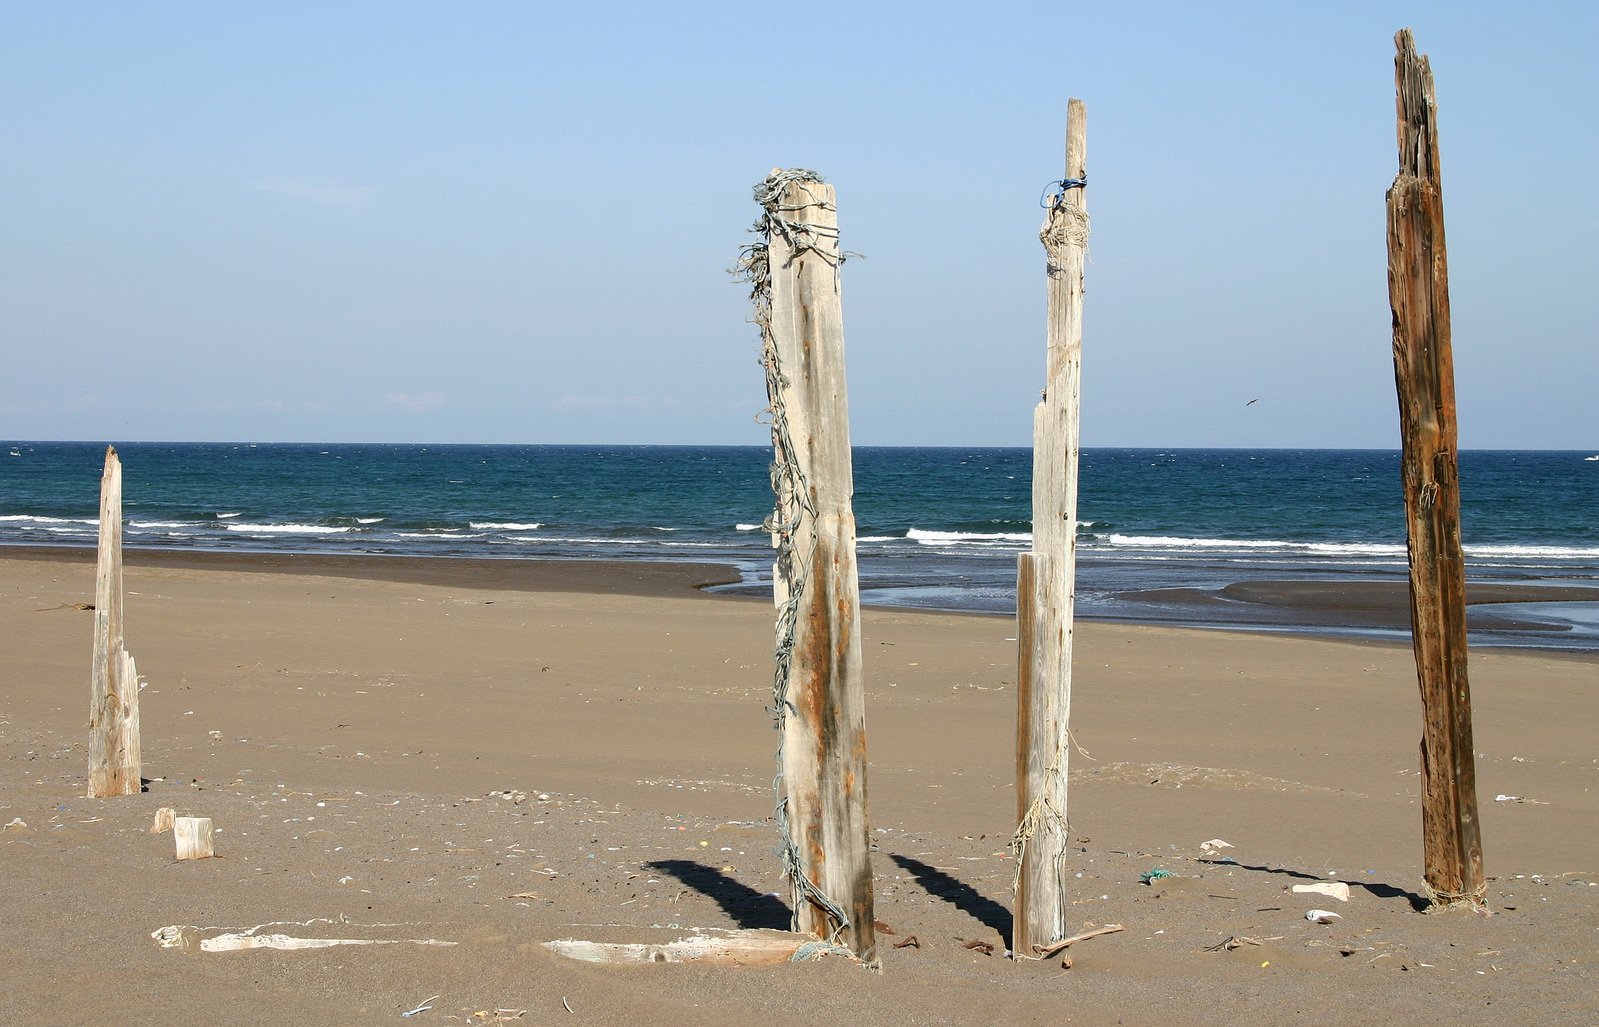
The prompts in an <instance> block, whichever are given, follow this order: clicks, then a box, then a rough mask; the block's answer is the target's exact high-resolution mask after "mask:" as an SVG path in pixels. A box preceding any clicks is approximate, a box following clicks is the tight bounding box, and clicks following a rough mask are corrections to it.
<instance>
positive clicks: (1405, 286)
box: [1388, 29, 1487, 905]
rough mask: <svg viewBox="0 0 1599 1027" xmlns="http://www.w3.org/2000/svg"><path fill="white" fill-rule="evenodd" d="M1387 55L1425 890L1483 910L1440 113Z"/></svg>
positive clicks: (1402, 46) (1407, 55) (1401, 42)
mask: <svg viewBox="0 0 1599 1027" xmlns="http://www.w3.org/2000/svg"><path fill="white" fill-rule="evenodd" d="M1394 45H1395V47H1396V48H1397V50H1398V53H1397V54H1396V55H1395V57H1394V83H1395V90H1396V95H1397V104H1398V115H1399V116H1398V127H1399V174H1398V176H1397V177H1396V178H1395V179H1394V184H1393V187H1392V188H1390V189H1389V190H1388V299H1389V304H1390V305H1391V306H1392V308H1393V317H1394V381H1395V383H1396V385H1397V387H1398V390H1399V421H1400V431H1401V435H1402V439H1403V444H1402V449H1401V457H1400V464H1401V467H1402V469H1403V473H1404V487H1405V520H1406V529H1407V534H1408V538H1409V557H1410V630H1411V639H1412V645H1413V646H1414V648H1415V653H1416V675H1417V679H1418V681H1419V683H1420V685H1421V705H1422V716H1423V722H1424V723H1423V731H1422V738H1421V825H1422V826H1421V830H1422V844H1423V857H1424V862H1425V866H1426V870H1425V877H1426V887H1427V892H1428V894H1429V896H1430V897H1431V899H1432V901H1433V904H1434V905H1452V904H1454V903H1457V902H1471V903H1477V904H1480V903H1481V902H1482V901H1483V899H1484V897H1485V895H1486V893H1487V884H1486V881H1485V880H1484V877H1483V870H1482V837H1481V834H1480V831H1479V826H1478V822H1477V770H1476V756H1475V753H1474V751H1473V749H1472V741H1471V691H1470V688H1469V687H1468V686H1467V682H1466V578H1465V560H1464V558H1463V557H1462V555H1461V551H1460V486H1459V477H1458V473H1457V467H1458V464H1457V459H1456V453H1457V435H1458V432H1457V429H1456V424H1455V370H1454V354H1453V351H1452V348H1451V340H1450V328H1449V263H1448V259H1447V257H1446V255H1445V252H1444V211H1443V194H1442V180H1441V178H1440V175H1439V161H1438V123H1437V101H1436V99H1435V97H1434V93H1433V82H1432V68H1431V66H1430V65H1429V64H1428V62H1427V58H1425V57H1422V56H1419V55H1418V54H1417V53H1416V44H1415V40H1414V39H1413V38H1412V37H1411V34H1410V30H1409V29H1404V30H1402V31H1400V32H1399V33H1398V35H1396V36H1395V37H1394Z"/></svg>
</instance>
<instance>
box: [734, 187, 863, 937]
mask: <svg viewBox="0 0 1599 1027" xmlns="http://www.w3.org/2000/svg"><path fill="white" fill-rule="evenodd" d="M755 197H756V200H757V201H758V202H759V203H760V204H761V206H762V207H763V209H764V211H763V214H762V216H761V218H760V220H759V221H757V222H756V225H755V231H756V232H757V233H758V234H759V235H760V236H761V241H760V242H757V243H755V244H753V245H752V246H750V247H748V248H747V249H746V250H745V251H744V255H743V258H742V259H741V261H740V270H741V272H742V273H743V275H744V276H745V277H746V278H747V279H748V280H749V281H750V282H751V285H752V288H751V294H752V298H753V300H754V302H755V318H754V320H755V321H756V323H757V324H758V325H760V328H761V336H762V356H761V359H762V363H763V364H764V366H765V368H766V389H767V397H768V400H769V402H770V407H769V412H770V415H771V419H772V420H771V428H772V448H773V457H772V490H773V492H774V493H775V495H776V509H775V511H774V512H773V514H772V516H771V518H770V520H769V521H768V523H767V527H768V528H769V529H770V531H771V533H772V545H773V547H774V548H775V549H776V550H777V562H776V565H775V567H774V572H773V592H774V598H775V600H776V604H777V611H778V612H777V647H776V653H775V659H776V669H775V672H774V675H773V686H772V690H773V695H772V707H771V713H772V716H773V718H774V721H775V723H776V726H777V728H778V730H779V731H780V733H781V739H782V740H781V743H780V748H779V750H778V763H779V775H778V780H777V781H776V782H774V788H775V790H776V792H777V807H776V815H777V821H778V824H779V826H780V828H781V830H782V835H783V838H782V845H783V860H784V872H785V875H786V876H787V878H788V880H789V883H790V886H791V896H792V902H793V908H794V929H795V930H798V931H804V932H806V933H810V934H814V935H816V936H817V937H820V938H822V939H824V940H827V941H829V942H833V943H835V944H839V945H843V946H845V947H847V948H848V949H849V950H850V951H851V952H853V953H854V954H855V955H856V956H857V957H858V958H860V959H862V960H865V961H867V962H871V961H874V960H875V959H876V956H877V951H876V950H877V945H876V939H875V934H874V930H873V926H872V864H871V839H870V836H869V833H868V829H867V820H866V717H865V700H864V698H863V692H862V683H861V642H860V595H859V591H858V585H857V581H856V573H855V515H854V513H853V510H852V508H851V497H852V495H853V492H854V483H853V473H852V468H851V461H850V444H849V415H848V403H847V397H846V392H845V380H844V331H843V312H842V307H841V303H840V296H839V270H840V267H841V265H842V264H843V262H844V257H843V253H842V251H841V250H840V249H839V241H838V211H837V208H836V206H835V205H834V193H833V187H832V186H830V185H827V184H825V183H824V182H823V181H822V179H821V177H820V176H818V175H817V174H816V173H815V172H813V171H805V170H803V169H792V170H787V171H783V170H774V171H773V172H772V174H770V175H769V176H767V177H766V179H765V180H764V181H762V182H761V183H760V184H759V185H757V186H756V187H755Z"/></svg>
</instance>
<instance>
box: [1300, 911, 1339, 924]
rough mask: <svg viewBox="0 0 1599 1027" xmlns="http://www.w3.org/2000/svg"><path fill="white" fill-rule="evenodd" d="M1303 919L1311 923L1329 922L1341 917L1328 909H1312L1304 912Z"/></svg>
mask: <svg viewBox="0 0 1599 1027" xmlns="http://www.w3.org/2000/svg"><path fill="white" fill-rule="evenodd" d="M1305 919H1306V920H1309V921H1310V922H1311V923H1313V924H1330V923H1332V922H1333V921H1334V920H1342V919H1343V917H1341V916H1339V915H1338V914H1337V913H1334V912H1333V911H1332V910H1330V909H1313V910H1311V911H1310V912H1308V913H1306V914H1305Z"/></svg>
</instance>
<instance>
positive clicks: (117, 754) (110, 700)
mask: <svg viewBox="0 0 1599 1027" xmlns="http://www.w3.org/2000/svg"><path fill="white" fill-rule="evenodd" d="M139 769H140V764H139V674H138V671H137V670H135V669H134V666H133V657H132V656H129V655H128V651H127V649H125V648H124V647H123V639H122V462H121V461H120V460H118V459H117V451H116V450H115V449H113V448H111V447H110V446H107V447H106V451H105V471H104V473H103V474H102V475H101V477H100V553H99V561H98V563H97V564H96V569H95V578H94V661H93V664H92V665H91V668H90V673H89V798H91V799H94V798H101V797H105V796H111V795H137V794H138V793H139V788H140V781H139Z"/></svg>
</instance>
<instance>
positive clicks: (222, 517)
mask: <svg viewBox="0 0 1599 1027" xmlns="http://www.w3.org/2000/svg"><path fill="white" fill-rule="evenodd" d="M238 516H240V515H239V513H237V512H234V513H219V514H217V520H219V521H226V520H229V519H230V518H234V517H238Z"/></svg>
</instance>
